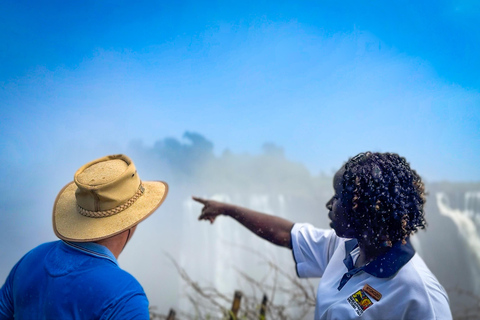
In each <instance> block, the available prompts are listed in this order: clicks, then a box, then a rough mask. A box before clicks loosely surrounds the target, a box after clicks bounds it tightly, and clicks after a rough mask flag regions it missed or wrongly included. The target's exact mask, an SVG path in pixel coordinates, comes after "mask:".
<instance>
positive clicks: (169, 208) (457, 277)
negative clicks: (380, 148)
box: [0, 132, 480, 319]
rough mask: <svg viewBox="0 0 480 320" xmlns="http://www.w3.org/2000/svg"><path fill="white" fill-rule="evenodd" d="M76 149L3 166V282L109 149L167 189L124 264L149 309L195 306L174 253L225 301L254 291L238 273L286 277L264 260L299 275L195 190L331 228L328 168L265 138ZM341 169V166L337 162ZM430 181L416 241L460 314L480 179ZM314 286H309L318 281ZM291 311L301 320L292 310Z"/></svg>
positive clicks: (475, 260) (466, 306)
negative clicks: (82, 168)
mask: <svg viewBox="0 0 480 320" xmlns="http://www.w3.org/2000/svg"><path fill="white" fill-rule="evenodd" d="M259 144H261V142H259ZM74 150H75V148H74V146H72V147H71V150H65V153H64V154H63V155H62V157H65V158H66V159H65V160H67V161H66V162H65V163H70V164H68V165H66V166H65V168H58V167H56V168H54V167H52V166H51V165H49V163H48V162H42V161H40V162H39V164H38V168H35V170H34V169H33V168H31V169H22V168H21V165H20V164H19V165H18V166H15V165H13V164H10V166H9V167H8V168H7V169H8V170H5V172H4V175H5V177H4V179H6V180H5V181H11V183H10V184H9V187H8V188H7V187H6V186H5V184H2V185H1V189H2V190H0V191H2V192H3V193H4V194H5V195H6V196H5V197H2V199H1V203H0V205H1V208H2V211H4V212H6V213H8V215H7V214H4V215H2V217H1V218H0V219H1V221H0V222H1V224H0V232H1V233H2V234H4V237H3V238H2V239H9V241H8V242H7V241H5V240H2V241H1V242H0V249H1V252H2V254H3V258H2V260H1V262H0V278H2V279H5V278H6V276H7V274H8V272H9V270H10V269H11V268H12V267H13V265H14V263H15V262H16V261H17V260H18V259H19V258H20V257H21V256H22V255H23V254H24V253H26V252H27V251H28V250H30V249H31V248H33V247H35V246H36V245H38V244H40V243H41V242H44V241H54V240H55V236H54V234H53V232H52V229H51V225H50V223H51V220H50V219H51V218H50V215H51V207H52V205H53V201H54V199H55V196H56V194H57V192H58V191H59V190H60V188H61V187H62V186H63V185H64V184H66V183H67V182H68V181H69V180H68V179H71V178H72V177H73V173H74V172H75V170H76V169H77V166H75V167H74V166H73V164H76V163H77V162H78V163H83V162H84V161H83V160H87V161H88V160H91V159H94V158H95V157H99V156H103V155H106V154H109V153H119V152H122V153H125V154H127V155H129V156H130V157H131V158H132V159H133V160H134V161H135V164H136V166H137V169H138V171H139V174H140V176H141V178H142V179H143V180H164V181H166V182H168V184H169V187H170V191H169V195H168V197H167V199H166V201H165V203H164V204H163V205H162V206H161V207H160V209H159V210H158V211H157V212H156V213H155V214H154V215H152V216H151V217H149V218H148V219H147V220H146V221H145V222H143V223H141V224H140V225H139V228H138V231H137V232H136V233H135V236H134V237H133V238H132V241H131V242H130V243H129V245H128V246H127V248H126V250H125V252H124V253H122V255H121V256H120V259H119V262H120V265H121V267H122V268H124V269H126V270H127V271H129V272H130V273H132V274H133V275H134V276H135V277H136V278H137V279H138V280H139V282H140V283H141V284H142V285H143V287H144V289H145V291H146V293H147V296H148V298H149V301H150V305H151V306H155V307H156V310H157V311H158V312H160V313H164V314H166V313H167V312H168V310H169V309H170V308H175V309H176V310H189V309H191V308H192V306H191V303H190V302H189V300H188V298H187V295H191V296H192V292H191V288H189V286H188V285H186V283H185V282H184V281H183V280H182V279H181V277H180V275H179V273H178V271H177V269H176V268H175V266H174V264H173V263H172V261H171V260H170V259H173V260H174V261H176V263H177V264H178V265H179V266H180V267H181V268H183V269H184V270H185V271H186V272H187V273H188V275H189V276H190V277H191V278H192V279H193V280H194V281H195V282H196V283H198V284H199V285H205V286H213V287H215V288H216V289H217V290H219V291H221V292H223V293H224V294H225V295H226V296H229V297H232V296H233V292H234V290H238V289H239V290H243V291H245V292H249V290H252V288H251V287H249V284H248V283H246V282H245V281H244V278H243V277H242V276H240V274H241V273H243V274H247V275H249V276H251V277H252V278H254V279H256V280H258V281H265V283H266V284H268V283H273V282H275V281H281V280H279V279H274V277H272V273H271V272H272V269H271V268H269V266H268V264H266V263H265V261H271V262H273V263H275V264H276V265H277V266H279V267H280V268H281V269H282V270H285V272H288V273H290V274H291V275H293V276H294V275H295V270H294V262H293V258H292V255H291V252H290V251H289V250H286V249H284V248H279V247H276V246H274V245H271V244H269V243H267V242H266V241H263V240H261V239H259V238H257V237H256V236H254V235H252V234H250V232H249V231H247V230H245V229H244V228H243V227H241V226H240V225H239V224H238V223H236V222H235V221H233V220H232V219H229V218H225V217H219V218H218V219H217V221H215V223H214V224H213V225H210V224H209V223H207V222H204V221H201V222H199V221H198V220H197V218H198V215H199V214H200V210H201V206H200V205H199V204H197V203H195V202H194V201H192V200H191V196H192V195H196V196H200V197H205V198H213V199H217V200H221V201H226V202H231V203H235V204H238V205H243V206H247V207H250V208H252V209H255V210H259V211H262V212H267V213H271V214H275V215H278V216H282V217H285V218H287V219H290V220H292V221H295V222H309V223H312V224H313V225H315V226H318V227H323V228H328V217H327V209H326V208H325V203H326V202H327V200H328V199H329V198H330V197H331V194H332V176H333V172H332V169H331V168H328V169H326V171H325V172H323V173H318V174H313V173H311V172H310V171H309V170H308V169H307V168H306V167H305V166H304V165H303V164H302V163H298V162H294V161H291V160H289V159H287V158H286V157H285V155H284V151H283V149H282V147H280V146H277V145H274V144H271V143H265V144H263V146H262V151H261V152H260V153H259V154H247V153H244V154H238V153H235V152H232V151H229V150H225V151H223V152H222V153H221V154H215V153H214V148H213V143H212V142H211V141H209V140H208V139H206V138H205V137H203V136H202V135H200V134H197V133H191V132H186V133H185V134H184V138H183V139H182V140H179V139H175V138H165V139H160V140H158V141H157V142H156V143H155V144H154V145H153V146H146V145H144V144H143V143H142V142H141V141H132V142H131V143H130V144H129V145H128V147H126V148H123V149H121V148H120V150H118V148H116V147H112V146H105V145H104V146H99V147H97V148H92V149H91V150H88V151H87V153H88V156H89V157H90V158H91V159H90V158H88V159H83V158H85V157H86V155H85V153H84V154H82V157H83V158H82V159H81V161H80V160H78V159H77V158H78V156H79V155H78V154H77V153H76V152H75V151H74ZM67 151H68V152H67ZM390 151H392V152H395V150H390ZM351 156H354V154H352V155H351ZM344 160H347V159H344ZM407 160H408V159H407ZM341 165H342V163H338V167H340V166H341ZM412 167H413V168H415V163H412ZM72 168H74V169H72ZM54 173H55V174H54ZM419 174H420V175H421V174H422V173H421V172H419ZM27 186H28V188H29V189H30V190H31V191H32V196H31V197H30V198H28V199H25V198H24V197H23V196H22V190H24V188H25V187H27ZM426 187H427V191H428V192H429V194H428V198H427V205H426V217H427V222H428V227H427V229H426V230H420V231H419V232H418V233H417V234H415V235H414V236H413V238H412V242H413V244H414V246H415V247H416V249H417V251H418V252H419V253H420V254H421V255H422V257H423V258H424V260H425V262H426V263H427V265H428V266H429V267H430V269H431V270H432V271H433V272H434V274H435V275H436V276H437V278H438V279H439V280H440V282H441V283H442V284H443V286H444V287H445V288H446V290H447V292H448V293H449V298H450V302H451V307H452V312H453V313H454V316H455V318H458V319H461V318H462V317H466V316H468V315H474V314H475V312H478V305H479V298H478V297H479V296H480V233H479V229H480V182H448V181H444V182H429V181H428V180H427V181H426ZM302 281H303V280H302ZM2 282H3V280H2ZM317 282H318V279H315V280H312V281H311V282H310V283H311V284H313V285H314V286H316V283H317ZM286 285H288V284H286ZM266 293H267V294H269V295H270V294H271V292H266ZM256 294H258V292H257V293H256ZM270 298H271V299H273V300H274V302H275V303H277V304H282V303H287V302H288V301H283V300H282V299H286V297H285V295H282V294H281V293H277V294H276V295H275V296H273V297H272V296H271V297H270ZM225 307H228V305H226V306H225ZM312 311H313V309H312ZM289 312H290V313H291V314H290V315H291V318H292V319H296V318H295V314H294V313H295V309H290V310H289ZM306 318H307V319H308V318H309V317H306Z"/></svg>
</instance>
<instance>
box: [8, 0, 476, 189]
mask: <svg viewBox="0 0 480 320" xmlns="http://www.w3.org/2000/svg"><path fill="white" fill-rule="evenodd" d="M479 18H480V4H478V2H476V1H423V2H421V3H418V2H414V1H315V2H303V1H271V2H268V1H266V2H261V1H251V2H248V1H218V2H214V1H212V2H204V1H192V2H167V1H135V2H127V1H82V2H66V1H3V2H2V3H1V4H0V27H1V29H2V32H1V33H0V40H1V43H2V50H1V51H0V58H1V59H0V84H1V88H0V106H1V110H0V116H1V119H2V121H1V124H0V135H1V144H0V155H1V156H2V158H3V159H4V161H5V162H6V163H7V165H8V166H7V167H8V168H21V167H22V166H24V165H31V164H34V163H38V162H39V161H40V162H42V163H49V164H51V165H57V164H58V165H59V164H61V163H62V155H65V154H70V155H71V154H74V155H75V156H78V163H76V164H75V165H74V166H73V168H77V167H78V166H79V165H81V164H83V163H84V162H86V161H89V160H91V159H92V158H94V157H97V156H102V155H104V154H108V153H117V152H123V151H124V150H125V148H126V146H127V145H128V144H129V143H143V144H146V145H153V144H154V143H155V142H156V141H158V140H161V139H164V138H165V137H176V138H179V139H180V138H181V137H182V135H183V133H184V132H185V131H190V132H197V133H199V134H201V135H203V136H204V137H206V138H207V139H208V140H209V141H211V142H212V143H213V144H214V148H215V152H216V153H217V154H220V153H222V152H223V151H224V150H226V149H229V150H230V151H231V152H235V153H251V154H255V153H259V152H260V150H261V146H262V145H263V144H264V143H266V142H271V143H274V144H276V145H278V146H280V147H282V148H283V149H284V151H285V155H286V157H287V158H289V159H291V160H293V161H297V162H300V163H303V164H304V165H305V166H307V168H309V169H310V170H311V172H312V173H314V174H316V173H318V172H321V171H323V172H326V173H331V172H332V170H334V169H335V168H338V167H339V166H340V165H341V163H342V162H343V161H345V160H347V158H348V157H350V156H353V155H355V154H356V153H358V152H360V151H365V150H372V151H393V152H398V153H400V154H402V155H404V156H406V157H407V159H408V160H409V161H410V162H411V163H412V166H413V167H414V168H416V169H417V170H418V171H419V173H420V174H422V175H423V176H424V177H425V178H426V179H427V180H430V181H438V180H445V179H446V180H455V181H478V180H480V166H479V165H478V160H480V143H479V142H480V129H479V128H480V93H479V92H480V76H479V74H480V59H479V58H478V57H479V56H480V28H479V27H478V20H479ZM64 157H65V156H64ZM69 157H71V156H69ZM70 171H71V170H70Z"/></svg>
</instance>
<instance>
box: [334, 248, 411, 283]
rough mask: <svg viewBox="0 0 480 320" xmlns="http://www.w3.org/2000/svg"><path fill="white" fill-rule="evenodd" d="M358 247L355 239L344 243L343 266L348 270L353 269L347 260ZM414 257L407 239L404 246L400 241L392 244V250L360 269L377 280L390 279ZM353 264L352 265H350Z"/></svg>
mask: <svg viewBox="0 0 480 320" xmlns="http://www.w3.org/2000/svg"><path fill="white" fill-rule="evenodd" d="M356 247H358V241H357V239H352V240H349V241H347V242H345V252H346V255H345V260H344V262H345V265H346V266H347V268H348V269H349V270H350V268H352V267H353V265H351V263H348V265H347V261H350V260H351V259H347V258H348V257H350V253H351V252H352V251H353V250H354V249H355V248H356ZM414 255H415V249H414V248H413V246H412V244H411V243H410V239H409V238H408V239H407V243H406V244H405V245H403V244H402V242H401V241H397V242H396V243H394V244H393V246H392V248H390V250H388V251H387V252H386V253H384V254H382V255H380V256H378V257H377V258H376V259H375V260H373V261H371V262H370V263H368V264H367V265H365V266H363V267H362V269H363V270H364V271H365V272H367V273H369V274H371V275H372V276H374V277H377V278H390V277H391V276H393V275H394V274H396V273H397V272H398V271H399V270H400V269H401V268H402V267H403V266H404V265H405V264H407V262H408V261H410V259H412V257H413V256H414ZM352 264H353V263H352Z"/></svg>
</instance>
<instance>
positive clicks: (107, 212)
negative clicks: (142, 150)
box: [77, 183, 145, 218]
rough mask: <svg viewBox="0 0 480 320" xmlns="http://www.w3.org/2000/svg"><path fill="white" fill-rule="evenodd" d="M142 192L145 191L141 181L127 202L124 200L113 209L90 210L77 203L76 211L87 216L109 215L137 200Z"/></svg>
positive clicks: (102, 216) (99, 216) (100, 216)
mask: <svg viewBox="0 0 480 320" xmlns="http://www.w3.org/2000/svg"><path fill="white" fill-rule="evenodd" d="M144 192H145V188H144V187H143V185H142V183H140V185H139V186H138V190H137V192H135V194H134V195H133V197H131V198H130V199H128V200H127V202H125V203H124V204H121V205H119V206H117V207H115V208H113V209H109V210H103V211H91V210H87V209H84V208H82V207H80V205H78V204H77V211H78V213H80V214H81V215H82V216H85V217H89V218H104V217H110V216H113V215H115V214H117V213H119V212H122V211H124V210H125V209H127V208H129V207H130V206H131V205H132V204H134V203H135V201H137V199H138V198H140V197H141V196H142V194H143V193H144Z"/></svg>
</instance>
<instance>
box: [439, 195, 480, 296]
mask: <svg viewBox="0 0 480 320" xmlns="http://www.w3.org/2000/svg"><path fill="white" fill-rule="evenodd" d="M435 196H436V204H437V206H438V209H439V211H440V213H441V214H442V215H444V216H446V217H448V218H450V219H451V220H452V221H453V222H454V224H455V225H456V227H457V229H458V233H459V235H460V237H461V239H462V240H463V243H464V245H465V246H466V247H467V249H468V250H467V252H469V254H470V255H471V257H470V258H471V261H469V263H468V265H469V270H470V272H471V275H472V279H471V280H472V281H473V288H474V289H475V290H476V291H475V292H474V293H476V294H477V295H478V294H479V293H480V234H479V230H480V229H479V228H480V192H466V193H465V194H464V199H463V200H464V201H463V203H459V204H458V205H461V206H462V207H463V208H453V206H452V204H451V201H450V198H449V196H448V195H447V193H444V192H437V193H436V195H435Z"/></svg>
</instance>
